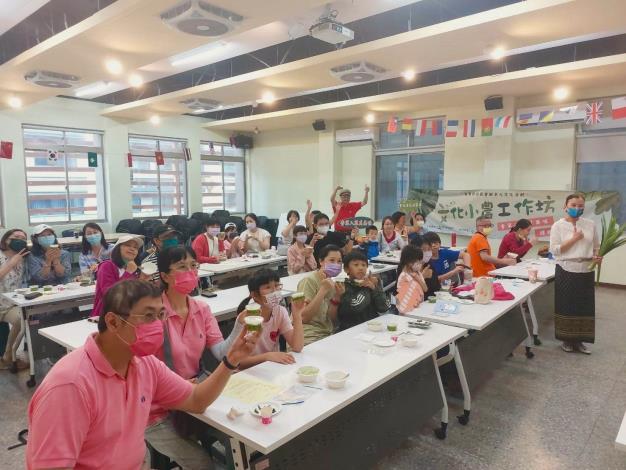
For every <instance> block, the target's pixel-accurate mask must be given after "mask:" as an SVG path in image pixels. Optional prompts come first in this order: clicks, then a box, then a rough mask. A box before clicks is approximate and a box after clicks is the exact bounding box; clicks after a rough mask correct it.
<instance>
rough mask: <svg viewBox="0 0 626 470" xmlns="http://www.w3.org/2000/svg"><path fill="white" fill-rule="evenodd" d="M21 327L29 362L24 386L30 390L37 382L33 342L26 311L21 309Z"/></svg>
mask: <svg viewBox="0 0 626 470" xmlns="http://www.w3.org/2000/svg"><path fill="white" fill-rule="evenodd" d="M22 326H23V327H24V333H25V334H26V344H27V345H28V361H29V362H30V379H28V381H27V382H26V385H27V386H28V387H30V388H32V387H34V386H35V385H36V384H37V382H36V381H35V354H34V352H33V342H32V341H31V339H30V325H29V323H28V311H27V310H26V308H23V309H22Z"/></svg>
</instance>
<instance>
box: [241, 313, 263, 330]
mask: <svg viewBox="0 0 626 470" xmlns="http://www.w3.org/2000/svg"><path fill="white" fill-rule="evenodd" d="M244 321H245V322H246V329H247V330H248V331H250V332H253V331H261V325H262V323H263V317H262V316H261V315H249V316H247V317H246V318H245V320H244Z"/></svg>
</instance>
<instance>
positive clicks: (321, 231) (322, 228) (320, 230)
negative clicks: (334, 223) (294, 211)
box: [317, 225, 330, 235]
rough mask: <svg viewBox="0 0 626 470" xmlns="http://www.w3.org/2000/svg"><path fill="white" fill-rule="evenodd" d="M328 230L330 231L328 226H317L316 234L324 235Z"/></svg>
mask: <svg viewBox="0 0 626 470" xmlns="http://www.w3.org/2000/svg"><path fill="white" fill-rule="evenodd" d="M329 229H330V227H329V226H328V225H318V226H317V233H319V234H321V235H326V234H327V233H328V230H329Z"/></svg>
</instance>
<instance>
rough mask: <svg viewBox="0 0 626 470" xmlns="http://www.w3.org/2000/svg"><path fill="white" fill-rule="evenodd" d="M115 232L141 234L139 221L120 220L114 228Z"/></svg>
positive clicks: (141, 228)
mask: <svg viewBox="0 0 626 470" xmlns="http://www.w3.org/2000/svg"><path fill="white" fill-rule="evenodd" d="M115 231H116V232H117V233H132V234H133V235H143V227H142V225H141V221H140V220H137V219H124V220H120V222H119V223H118V224H117V227H116V228H115Z"/></svg>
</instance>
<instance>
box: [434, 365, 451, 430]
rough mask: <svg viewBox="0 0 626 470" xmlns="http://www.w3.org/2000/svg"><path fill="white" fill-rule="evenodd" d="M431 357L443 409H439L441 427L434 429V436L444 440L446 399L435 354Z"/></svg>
mask: <svg viewBox="0 0 626 470" xmlns="http://www.w3.org/2000/svg"><path fill="white" fill-rule="evenodd" d="M432 357H433V362H434V363H435V375H436V376H437V384H438V385H439V392H440V393H441V399H442V401H443V408H442V409H441V427H440V428H438V429H435V436H437V439H445V438H446V436H447V435H448V400H447V399H446V392H445V391H444V390H443V383H442V382H441V375H440V374H439V367H438V366H437V353H434V354H433V355H432Z"/></svg>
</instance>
